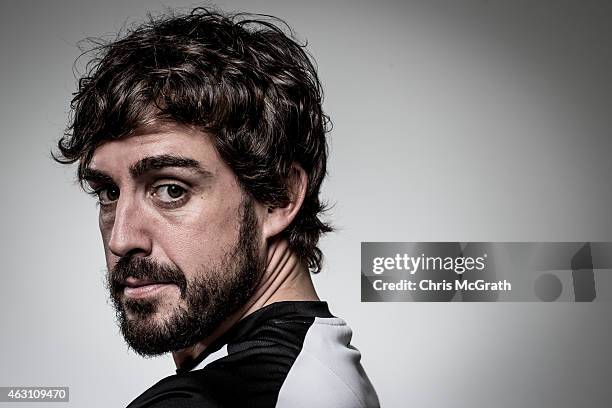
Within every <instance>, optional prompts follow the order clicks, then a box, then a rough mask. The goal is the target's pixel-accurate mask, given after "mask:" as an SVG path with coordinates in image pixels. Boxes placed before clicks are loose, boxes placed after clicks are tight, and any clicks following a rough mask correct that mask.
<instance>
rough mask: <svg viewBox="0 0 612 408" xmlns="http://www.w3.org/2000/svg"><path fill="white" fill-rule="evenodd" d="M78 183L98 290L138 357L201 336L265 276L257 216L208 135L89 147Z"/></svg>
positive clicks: (162, 135) (187, 132)
mask: <svg viewBox="0 0 612 408" xmlns="http://www.w3.org/2000/svg"><path fill="white" fill-rule="evenodd" d="M85 179H86V180H87V181H88V183H89V185H90V186H91V188H92V189H94V190H95V191H97V193H98V196H99V197H100V219H99V223H100V231H101V233H102V240H103V243H104V250H105V255H106V262H107V266H108V275H107V278H108V287H109V290H110V295H111V299H112V300H113V303H114V305H115V307H116V309H117V316H118V320H119V324H120V326H121V330H122V332H123V335H124V337H125V338H126V341H127V342H128V344H129V345H130V346H131V347H132V348H133V349H134V350H135V351H136V352H138V353H140V354H142V355H156V354H161V353H165V352H168V351H175V350H179V349H182V348H185V347H187V346H190V345H192V344H194V343H195V342H197V341H199V340H201V339H203V338H204V337H206V336H208V335H210V334H211V332H212V331H213V330H214V329H215V328H216V327H217V326H218V325H219V324H220V323H221V322H222V321H224V320H225V319H226V318H227V317H228V316H229V315H230V314H232V312H234V311H236V309H237V308H239V307H240V306H242V305H244V304H245V303H246V302H247V301H248V299H249V298H250V297H251V295H252V294H253V291H254V289H255V286H256V284H257V282H258V281H259V278H260V277H261V275H262V273H263V270H264V268H265V254H264V252H265V251H264V242H263V239H262V238H261V230H260V227H259V225H260V223H259V221H258V214H259V213H260V212H261V211H262V207H261V205H260V204H259V203H257V202H256V201H255V200H253V199H251V198H250V196H248V195H246V194H245V193H244V192H243V190H242V189H241V188H240V186H239V184H238V181H237V179H236V177H235V175H234V173H233V172H232V170H231V169H230V168H229V167H228V166H227V165H226V164H225V163H224V162H223V161H222V160H221V159H220V158H219V156H218V154H217V152H216V150H215V148H214V146H213V144H212V143H211V141H210V140H209V136H207V135H205V134H203V133H201V132H199V131H197V130H194V129H191V128H187V127H181V126H172V127H167V128H164V129H163V130H159V131H156V132H152V133H146V134H141V135H136V136H131V137H128V138H124V139H120V140H113V141H108V142H105V143H104V144H102V145H101V146H99V147H98V148H97V149H96V150H95V152H94V155H93V158H92V161H91V163H90V165H89V167H88V169H87V170H86V171H85Z"/></svg>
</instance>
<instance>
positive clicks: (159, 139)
mask: <svg viewBox="0 0 612 408" xmlns="http://www.w3.org/2000/svg"><path fill="white" fill-rule="evenodd" d="M161 155H172V156H180V157H185V158H190V159H193V160H196V161H198V162H199V163H200V165H201V166H203V167H206V169H207V170H208V171H210V172H213V173H217V172H220V171H231V170H230V169H229V167H228V166H227V165H226V164H225V163H224V162H223V161H222V160H221V158H220V157H219V155H218V153H217V150H216V148H215V147H214V144H213V142H212V137H211V136H210V135H209V134H207V133H204V132H202V131H200V130H198V129H195V128H193V127H187V126H182V125H167V126H164V127H163V128H158V129H154V130H148V131H142V132H138V133H135V134H134V135H132V136H128V137H124V138H121V139H116V140H109V141H106V142H104V143H102V144H101V145H100V146H98V147H97V148H96V149H95V150H94V154H93V156H92V160H91V162H90V163H89V165H88V167H89V168H92V169H97V170H104V171H110V172H113V171H117V172H119V171H123V170H126V169H127V168H129V167H130V166H131V165H133V164H134V163H136V162H138V161H139V160H142V159H143V158H146V157H154V156H161Z"/></svg>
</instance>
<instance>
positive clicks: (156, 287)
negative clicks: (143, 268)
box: [123, 283, 171, 298]
mask: <svg viewBox="0 0 612 408" xmlns="http://www.w3.org/2000/svg"><path fill="white" fill-rule="evenodd" d="M170 285H171V284H169V283H154V284H151V285H143V286H138V287H135V288H131V287H129V286H126V287H125V289H123V294H124V295H126V296H129V297H132V298H143V297H146V296H151V295H153V294H155V293H157V292H159V291H160V290H163V289H164V288H165V287H168V286H170Z"/></svg>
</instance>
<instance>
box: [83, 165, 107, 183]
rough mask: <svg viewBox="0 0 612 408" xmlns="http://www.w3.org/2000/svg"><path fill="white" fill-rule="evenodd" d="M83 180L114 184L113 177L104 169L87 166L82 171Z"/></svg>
mask: <svg viewBox="0 0 612 408" xmlns="http://www.w3.org/2000/svg"><path fill="white" fill-rule="evenodd" d="M81 180H83V181H86V182H88V183H89V182H94V183H99V184H113V183H114V181H113V178H112V177H111V176H109V175H108V174H106V173H105V172H103V171H102V170H97V169H92V168H91V167H86V168H84V169H83V171H82V172H81Z"/></svg>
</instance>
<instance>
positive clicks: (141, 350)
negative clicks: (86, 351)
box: [107, 198, 265, 356]
mask: <svg viewBox="0 0 612 408" xmlns="http://www.w3.org/2000/svg"><path fill="white" fill-rule="evenodd" d="M241 212H242V214H241V215H242V217H241V218H242V219H241V224H240V232H239V239H238V243H237V244H236V246H235V248H234V249H233V250H232V251H230V252H229V253H228V254H227V255H226V256H225V257H224V259H223V260H222V261H221V263H220V266H219V268H220V269H219V270H206V271H204V272H203V273H200V275H199V276H197V277H196V278H194V279H193V280H191V281H187V280H186V278H185V275H184V274H183V272H182V271H181V270H180V269H178V268H176V267H173V266H169V265H160V264H158V263H156V262H154V261H152V260H150V259H148V258H143V257H134V256H127V257H123V258H121V259H119V261H118V262H117V264H116V265H115V267H114V268H113V269H112V271H109V273H108V275H107V282H108V288H109V290H110V297H111V300H112V301H113V304H114V306H115V310H116V314H117V320H118V323H119V326H120V328H121V332H122V334H123V337H124V338H125V341H126V342H127V344H128V345H129V346H130V347H131V348H132V349H133V350H134V351H135V352H136V353H138V354H140V355H142V356H155V355H160V354H164V353H167V352H170V351H177V350H180V349H183V348H186V347H188V346H191V345H193V344H195V343H197V342H198V341H200V340H202V339H204V338H206V337H208V336H209V335H210V334H211V333H212V332H213V331H214V330H215V329H216V328H217V327H218V326H219V325H220V324H221V323H222V322H223V321H224V320H226V319H227V318H228V317H229V316H230V315H231V314H232V313H234V312H235V311H236V310H237V309H238V308H240V307H241V306H243V305H244V304H245V303H246V302H247V301H248V300H249V299H250V297H251V296H252V295H253V292H254V291H255V287H256V285H257V283H258V282H259V279H260V277H261V275H262V273H263V270H264V268H265V263H264V262H263V259H259V254H258V248H257V242H258V232H257V231H258V229H257V218H256V216H255V209H254V207H253V201H252V199H249V198H245V200H244V201H243V204H242V206H241ZM129 276H131V277H134V278H137V279H150V280H152V281H155V282H164V283H173V284H175V285H177V286H178V287H179V289H180V291H181V299H182V300H184V301H185V303H186V306H177V307H176V308H175V309H174V312H173V313H172V315H171V317H170V318H169V319H167V320H166V321H163V322H161V323H160V322H155V321H154V320H153V319H152V317H153V315H154V314H155V312H156V311H157V308H158V304H159V299H158V298H155V297H153V298H152V299H130V298H128V299H126V300H125V301H123V302H122V301H121V296H122V293H123V289H124V287H125V285H124V284H123V282H124V281H125V279H126V278H127V277H129ZM126 312H129V313H130V314H131V315H133V316H132V318H131V319H128V317H127V315H126Z"/></svg>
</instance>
